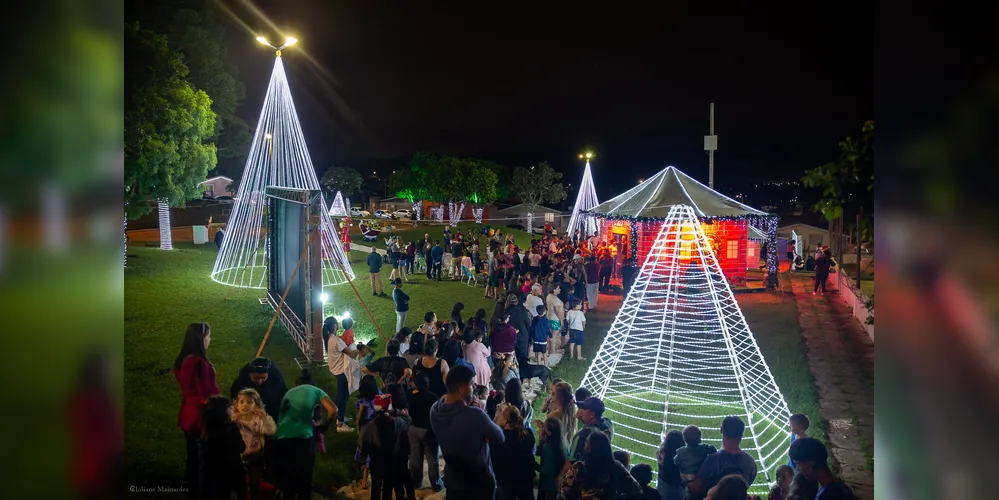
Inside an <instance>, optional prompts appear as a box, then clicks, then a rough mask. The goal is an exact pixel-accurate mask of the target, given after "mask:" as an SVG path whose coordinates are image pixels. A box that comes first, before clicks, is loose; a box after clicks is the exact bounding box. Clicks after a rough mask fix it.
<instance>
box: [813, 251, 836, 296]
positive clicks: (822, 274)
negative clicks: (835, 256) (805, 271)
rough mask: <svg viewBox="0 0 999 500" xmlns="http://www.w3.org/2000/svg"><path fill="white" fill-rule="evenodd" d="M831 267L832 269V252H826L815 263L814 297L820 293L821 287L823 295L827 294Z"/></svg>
mask: <svg viewBox="0 0 999 500" xmlns="http://www.w3.org/2000/svg"><path fill="white" fill-rule="evenodd" d="M830 267H832V252H830V251H829V250H826V251H824V252H822V256H821V257H819V258H818V260H816V261H815V288H814V289H813V290H812V295H815V294H816V293H818V291H819V287H822V293H826V281H828V280H829V268H830Z"/></svg>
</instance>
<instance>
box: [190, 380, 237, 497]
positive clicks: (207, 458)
mask: <svg viewBox="0 0 999 500" xmlns="http://www.w3.org/2000/svg"><path fill="white" fill-rule="evenodd" d="M245 450H246V444H245V443H243V436H242V435H241V434H240V431H239V426H237V425H236V424H235V423H234V422H233V421H232V410H231V408H230V407H229V399H228V398H226V397H224V396H219V395H215V396H209V398H208V400H207V401H205V406H204V408H203V409H202V412H201V498H205V499H222V498H225V499H228V498H229V495H230V492H235V493H236V498H237V499H238V500H243V499H244V498H246V475H245V474H246V472H245V471H244V469H243V457H242V454H243V452H244V451H245Z"/></svg>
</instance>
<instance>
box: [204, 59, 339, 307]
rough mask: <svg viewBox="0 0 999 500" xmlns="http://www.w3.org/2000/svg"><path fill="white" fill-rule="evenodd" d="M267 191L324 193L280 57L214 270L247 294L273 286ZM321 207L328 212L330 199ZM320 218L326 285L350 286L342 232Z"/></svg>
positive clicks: (324, 213)
mask: <svg viewBox="0 0 999 500" xmlns="http://www.w3.org/2000/svg"><path fill="white" fill-rule="evenodd" d="M267 186H279V187H287V188H294V189H310V190H320V187H319V179H318V178H317V177H316V172H315V169H314V168H313V166H312V159H311V158H310V157H309V153H308V147H307V146H306V144H305V136H304V135H303V134H302V126H301V124H300V123H299V121H298V114H297V113H296V112H295V103H294V101H293V100H292V97H291V90H290V89H289V87H288V79H287V76H286V75H285V71H284V63H283V62H282V60H281V57H280V52H279V54H278V57H277V58H276V60H275V62H274V69H273V71H272V72H271V79H270V84H269V85H268V87H267V94H266V96H265V97H264V105H263V109H262V110H261V112H260V118H259V120H258V121H257V128H256V132H255V133H254V136H253V141H252V143H251V145H250V153H249V155H248V157H247V160H246V167H245V169H244V172H243V181H242V182H241V183H240V185H239V191H238V192H237V194H236V197H235V199H234V202H233V208H232V212H231V215H230V217H229V224H228V227H227V232H226V236H225V238H223V240H222V248H221V249H220V250H219V254H218V257H217V258H216V260H215V266H214V268H213V269H212V274H211V278H212V279H213V280H215V281H217V282H219V283H223V284H226V285H231V286H236V287H243V288H265V287H266V286H267V258H266V254H267V243H268V238H267V234H266V230H265V229H264V224H263V222H264V215H265V212H266V208H267V199H266V197H265V195H264V190H265V188H266V187H267ZM334 201H335V200H334ZM321 202H322V203H323V206H326V201H325V199H324V198H322V199H321ZM341 203H343V200H341ZM319 215H320V234H321V239H322V249H323V271H322V274H323V285H324V286H329V285H337V284H341V283H346V281H347V276H349V277H350V278H351V279H352V278H353V277H354V272H353V270H352V269H351V267H350V264H349V263H348V261H347V256H346V254H345V253H344V251H343V247H342V246H341V243H340V238H339V235H338V234H337V230H336V226H335V225H334V224H333V219H332V218H331V217H330V212H328V211H326V210H323V211H321V212H320V214H319Z"/></svg>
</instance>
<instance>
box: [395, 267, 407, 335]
mask: <svg viewBox="0 0 999 500" xmlns="http://www.w3.org/2000/svg"><path fill="white" fill-rule="evenodd" d="M392 284H393V285H395V289H394V290H392V300H393V301H395V331H397V332H398V331H399V330H402V327H403V326H406V314H407V313H408V312H409V295H406V292H403V291H402V278H396V279H395V281H393V282H392Z"/></svg>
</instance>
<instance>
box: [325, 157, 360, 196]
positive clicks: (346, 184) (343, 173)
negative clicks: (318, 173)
mask: <svg viewBox="0 0 999 500" xmlns="http://www.w3.org/2000/svg"><path fill="white" fill-rule="evenodd" d="M363 184H364V177H361V173H360V172H358V171H357V170H355V169H353V168H350V167H335V166H332V165H331V166H330V167H329V168H327V169H326V172H325V173H323V178H322V179H320V180H319V185H321V186H322V187H323V189H325V190H327V191H329V192H331V193H336V192H337V191H340V193H341V194H343V196H345V197H347V198H353V197H354V196H357V195H360V194H361V186H362V185H363Z"/></svg>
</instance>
